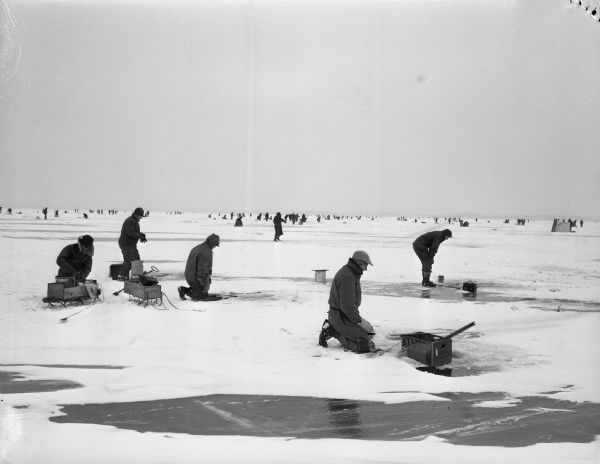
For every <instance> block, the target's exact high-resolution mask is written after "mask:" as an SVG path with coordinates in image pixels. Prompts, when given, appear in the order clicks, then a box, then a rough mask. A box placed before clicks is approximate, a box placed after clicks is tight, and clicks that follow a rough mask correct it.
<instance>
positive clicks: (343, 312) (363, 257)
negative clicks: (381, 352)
mask: <svg viewBox="0 0 600 464" xmlns="http://www.w3.org/2000/svg"><path fill="white" fill-rule="evenodd" d="M369 264H370V265H371V266H372V265H373V263H372V262H371V259H370V258H369V255H368V254H367V253H366V252H364V251H362V250H358V251H355V252H354V254H353V255H352V258H350V259H349V260H348V263H347V264H346V265H345V266H343V267H342V268H341V269H340V270H339V271H338V272H337V273H336V274H335V277H334V278H333V281H332V282H331V291H330V292H329V313H328V318H327V319H325V322H323V328H322V329H321V334H320V335H319V345H321V346H323V347H326V346H327V340H328V339H329V338H331V337H333V338H336V339H337V340H338V341H339V342H340V343H341V344H342V346H343V347H344V348H345V349H347V350H351V351H354V352H356V353H368V352H370V351H376V349H375V344H374V343H373V336H374V335H375V331H374V330H373V326H372V325H371V324H370V323H369V321H367V320H366V319H364V318H362V317H361V316H360V313H359V312H358V307H359V306H360V303H361V297H362V292H361V288H360V276H361V275H362V274H363V272H364V271H366V270H367V267H368V266H369Z"/></svg>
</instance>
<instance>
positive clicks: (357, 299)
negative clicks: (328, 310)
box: [329, 258, 362, 324]
mask: <svg viewBox="0 0 600 464" xmlns="http://www.w3.org/2000/svg"><path fill="white" fill-rule="evenodd" d="M361 275H362V269H361V268H360V266H359V265H358V264H357V263H356V262H355V261H354V260H353V259H352V258H350V259H349V260H348V264H346V265H345V266H343V267H342V268H341V269H340V270H339V271H337V273H336V274H335V276H334V277H333V281H332V282H331V290H330V292H329V306H330V307H332V308H335V309H339V310H340V311H341V312H342V313H343V315H344V316H345V317H347V318H348V319H349V320H350V321H351V322H353V323H355V324H357V323H359V322H360V321H361V318H360V314H359V312H358V307H359V306H360V303H361V299H362V291H361V288H360V276H361Z"/></svg>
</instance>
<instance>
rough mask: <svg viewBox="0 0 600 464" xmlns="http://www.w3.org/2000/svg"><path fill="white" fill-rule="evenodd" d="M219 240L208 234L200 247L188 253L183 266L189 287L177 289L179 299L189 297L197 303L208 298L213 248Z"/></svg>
mask: <svg viewBox="0 0 600 464" xmlns="http://www.w3.org/2000/svg"><path fill="white" fill-rule="evenodd" d="M220 242H221V240H220V238H219V236H218V235H216V234H210V235H209V236H208V237H207V238H206V240H205V241H204V242H203V243H201V244H200V245H197V246H195V247H194V248H192V251H190V255H189V256H188V259H187V263H186V265H185V280H186V281H187V283H188V285H189V287H178V288H177V291H178V293H179V298H181V299H182V300H185V296H186V295H189V296H190V298H191V299H192V300H193V301H198V300H201V299H203V298H206V297H207V296H208V290H209V288H210V284H211V282H212V279H211V277H210V276H211V275H212V264H213V248H214V247H217V246H219V243H220Z"/></svg>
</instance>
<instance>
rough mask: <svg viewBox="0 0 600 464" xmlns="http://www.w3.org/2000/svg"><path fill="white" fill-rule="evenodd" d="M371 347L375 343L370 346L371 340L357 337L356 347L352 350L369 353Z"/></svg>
mask: <svg viewBox="0 0 600 464" xmlns="http://www.w3.org/2000/svg"><path fill="white" fill-rule="evenodd" d="M371 348H373V350H374V348H375V345H373V346H372V347H371V341H370V340H368V339H366V338H358V339H357V340H356V349H355V350H354V352H355V353H370V352H371Z"/></svg>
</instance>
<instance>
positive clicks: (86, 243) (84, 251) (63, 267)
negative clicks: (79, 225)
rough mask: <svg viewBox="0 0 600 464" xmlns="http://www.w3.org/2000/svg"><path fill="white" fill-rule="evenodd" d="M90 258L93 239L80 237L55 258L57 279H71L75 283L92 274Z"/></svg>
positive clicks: (88, 236) (92, 252) (92, 254)
mask: <svg viewBox="0 0 600 464" xmlns="http://www.w3.org/2000/svg"><path fill="white" fill-rule="evenodd" d="M92 256H94V239H93V238H92V237H91V236H90V235H82V236H81V237H79V238H78V239H77V243H73V244H71V245H67V246H66V247H64V248H63V249H62V251H61V252H60V254H59V255H58V257H57V258H56V264H58V274H57V276H58V277H73V278H74V281H75V282H78V281H83V280H85V279H86V277H87V276H88V275H90V272H92Z"/></svg>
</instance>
